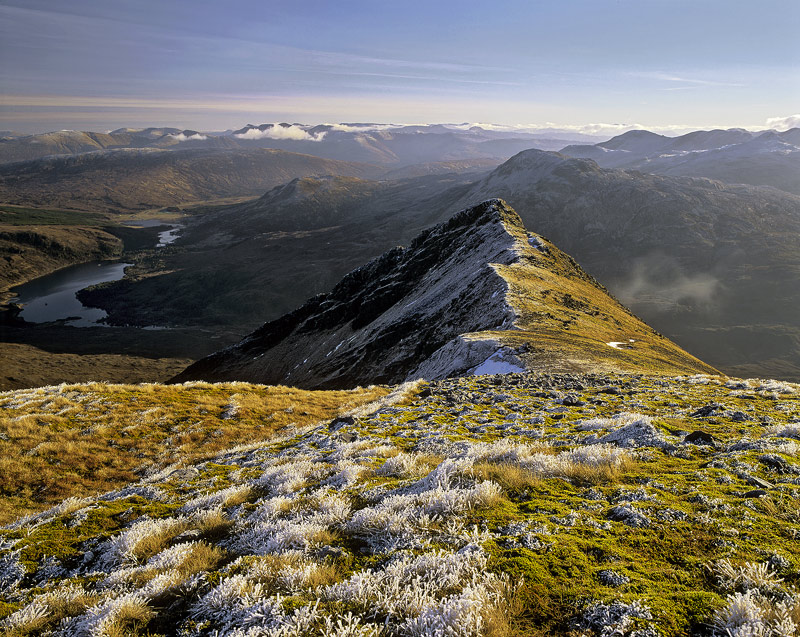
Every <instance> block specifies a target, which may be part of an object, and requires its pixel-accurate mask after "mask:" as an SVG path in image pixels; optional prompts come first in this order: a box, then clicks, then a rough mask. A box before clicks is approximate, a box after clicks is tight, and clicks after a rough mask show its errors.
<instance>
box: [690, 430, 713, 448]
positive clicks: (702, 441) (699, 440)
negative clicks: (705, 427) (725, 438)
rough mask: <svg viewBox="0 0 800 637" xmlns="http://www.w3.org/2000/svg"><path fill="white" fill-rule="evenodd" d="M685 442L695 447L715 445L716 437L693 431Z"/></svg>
mask: <svg viewBox="0 0 800 637" xmlns="http://www.w3.org/2000/svg"><path fill="white" fill-rule="evenodd" d="M683 441H684V442H688V443H691V444H693V445H711V446H713V445H714V442H715V440H714V436H712V435H711V434H710V433H707V432H705V431H700V430H697V431H693V432H692V433H690V434H688V435H687V436H686V437H685V438H684V439H683Z"/></svg>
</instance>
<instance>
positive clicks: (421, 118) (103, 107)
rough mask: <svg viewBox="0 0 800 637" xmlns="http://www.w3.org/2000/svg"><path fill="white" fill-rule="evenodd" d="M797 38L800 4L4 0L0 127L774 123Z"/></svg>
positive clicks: (799, 113)
mask: <svg viewBox="0 0 800 637" xmlns="http://www.w3.org/2000/svg"><path fill="white" fill-rule="evenodd" d="M798 33H800V2H798V0H758V1H757V2H756V1H754V0H753V1H751V0H520V1H516V0H495V1H494V2H475V1H472V0H459V1H458V2H455V1H451V0H425V1H418V0H404V1H403V2H399V1H391V2H390V1H384V0H368V1H362V0H354V1H350V0H336V1H333V0H329V1H321V0H305V1H304V0H289V1H284V0H258V1H256V0H227V1H225V2H223V1H221V0H0V129H3V130H14V131H19V132H23V133H33V132H43V131H49V130H60V129H65V128H67V129H78V130H95V131H100V130H110V129H113V128H118V127H122V126H131V127H144V126H175V127H178V128H192V129H197V130H225V129H229V128H233V129H236V128H239V127H241V126H243V125H244V124H246V123H253V124H260V123H269V122H279V121H286V122H300V123H307V124H316V123H331V122H386V123H389V122H391V123H406V124H423V123H445V122H454V123H460V122H480V123H495V124H501V125H507V126H524V127H531V128H548V127H555V128H563V129H567V130H575V131H581V132H587V133H597V134H613V133H614V132H619V131H622V130H626V129H629V128H638V127H644V128H649V129H650V130H655V131H658V132H662V133H670V132H674V133H675V134H679V133H682V132H685V131H687V130H692V129H699V128H717V127H723V128H728V127H744V128H750V129H763V128H768V127H774V128H779V129H785V128H788V127H789V126H792V125H800V43H799V42H800V38H799V37H798Z"/></svg>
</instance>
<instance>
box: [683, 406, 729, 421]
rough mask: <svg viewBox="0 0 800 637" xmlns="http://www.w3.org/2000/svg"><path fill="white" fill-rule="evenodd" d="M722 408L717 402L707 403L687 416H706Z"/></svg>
mask: <svg viewBox="0 0 800 637" xmlns="http://www.w3.org/2000/svg"><path fill="white" fill-rule="evenodd" d="M722 409H723V407H722V405H720V404H719V403H710V404H708V405H704V406H703V407H700V409H698V410H697V411H694V412H692V413H691V414H690V415H689V416H690V417H691V418H707V417H708V416H713V415H714V414H716V413H717V412H718V411H720V410H722Z"/></svg>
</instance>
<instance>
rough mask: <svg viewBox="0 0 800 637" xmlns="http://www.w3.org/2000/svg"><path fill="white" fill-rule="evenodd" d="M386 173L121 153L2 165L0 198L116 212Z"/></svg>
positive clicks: (296, 159)
mask: <svg viewBox="0 0 800 637" xmlns="http://www.w3.org/2000/svg"><path fill="white" fill-rule="evenodd" d="M383 172H384V171H383V169H381V168H380V167H377V166H374V165H369V164H360V163H356V162H344V161H337V160H330V159H322V158H320V157H314V156H311V155H301V154H298V153H290V152H286V151H281V150H273V149H269V148H254V149H252V150H238V151H221V150H214V149H196V150H176V151H167V150H161V149H155V148H143V149H120V150H112V151H101V152H90V153H82V154H78V155H68V156H63V157H61V156H59V157H50V158H43V159H36V160H32V161H26V162H18V163H13V164H5V165H0V201H2V202H3V203H10V204H15V205H24V206H46V207H58V208H69V209H77V210H91V211H106V212H120V211H131V210H143V209H150V208H161V207H167V206H180V205H185V204H189V203H193V202H194V203H197V202H200V201H206V200H209V199H220V198H226V197H242V196H251V197H252V196H256V195H258V194H261V193H263V192H264V191H265V190H267V189H269V188H272V187H273V186H276V185H278V184H283V183H286V182H287V181H289V180H291V179H292V178H294V177H298V176H323V175H346V176H356V177H377V176H379V175H381V174H382V173H383Z"/></svg>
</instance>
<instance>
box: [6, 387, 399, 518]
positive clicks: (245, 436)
mask: <svg viewBox="0 0 800 637" xmlns="http://www.w3.org/2000/svg"><path fill="white" fill-rule="evenodd" d="M387 394H389V389H388V388H385V387H369V388H357V389H354V390H349V391H305V390H300V389H295V388H291V387H281V386H274V387H272V386H263V385H251V384H248V383H220V384H211V383H188V384H186V385H159V384H142V385H110V384H105V383H89V384H85V385H59V386H54V387H44V388H37V389H29V390H17V391H13V392H4V393H0V524H3V523H7V522H9V521H11V520H13V519H14V518H16V517H19V516H22V515H26V514H29V513H34V512H36V511H39V510H42V509H45V508H47V507H48V506H51V505H53V504H56V503H58V502H60V501H61V500H63V499H65V498H68V497H70V496H73V495H89V494H93V493H98V492H103V491H108V490H111V489H114V488H117V487H119V486H120V485H123V484H126V483H129V482H131V481H134V480H136V479H137V476H139V475H142V474H143V473H144V472H145V471H148V470H152V469H153V468H154V467H155V468H161V467H165V466H168V465H170V464H174V463H191V462H197V461H201V460H206V459H209V458H212V457H214V456H215V455H216V454H217V453H219V452H220V451H222V450H225V449H228V448H230V447H233V446H235V445H238V444H243V443H254V442H259V441H263V440H267V439H269V438H270V437H272V436H273V435H275V434H276V433H277V432H279V431H281V430H284V429H286V428H287V427H293V426H294V427H304V426H308V425H312V424H314V423H317V422H320V421H325V420H330V419H333V418H335V417H336V416H338V415H341V414H344V413H347V412H349V411H352V410H354V409H357V408H358V407H359V406H361V405H365V404H369V403H373V402H374V401H377V400H379V399H381V398H382V397H384V396H386V395H387ZM238 497H243V498H244V499H243V500H240V501H239V502H242V501H245V500H246V499H247V495H246V494H240V495H239V496H238ZM239 502H234V501H231V502H229V503H225V504H226V506H232V505H234V504H237V503H239Z"/></svg>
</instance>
